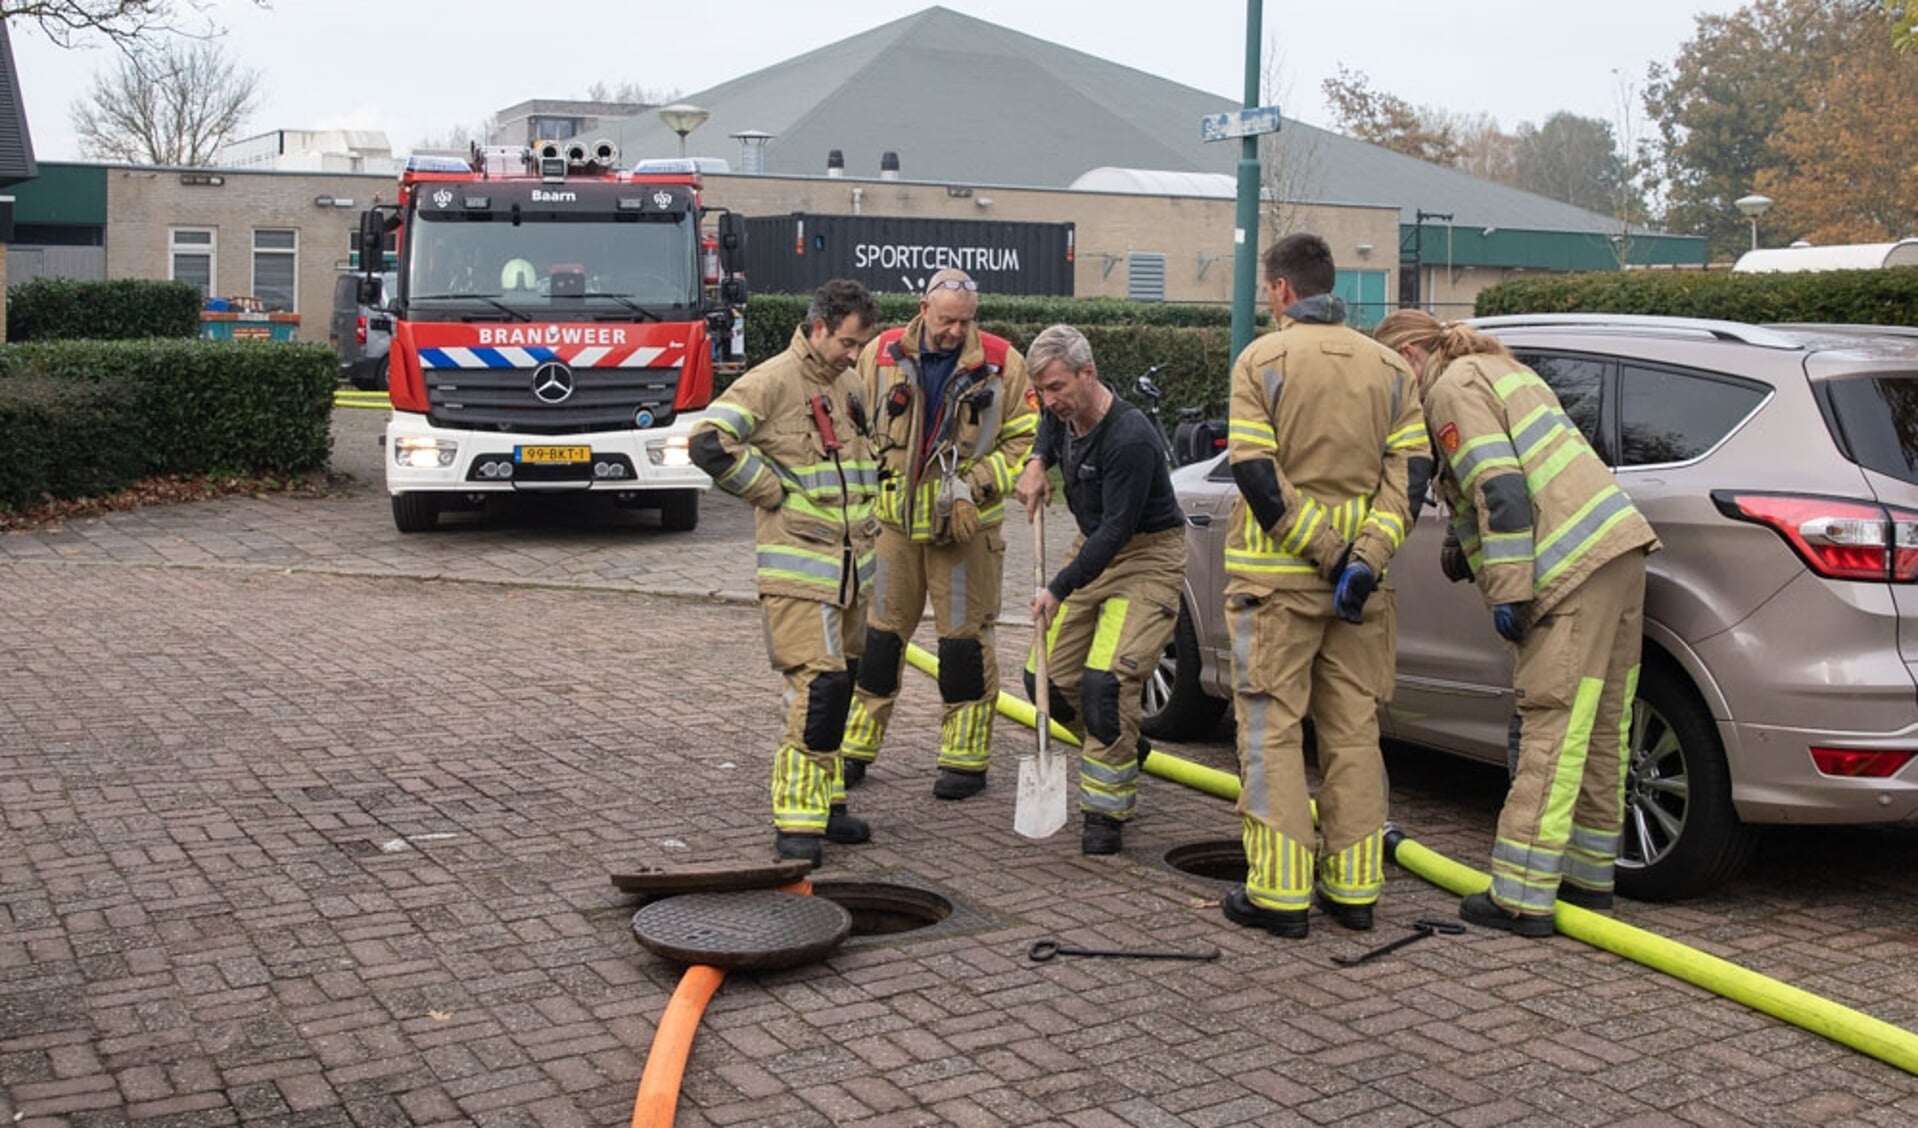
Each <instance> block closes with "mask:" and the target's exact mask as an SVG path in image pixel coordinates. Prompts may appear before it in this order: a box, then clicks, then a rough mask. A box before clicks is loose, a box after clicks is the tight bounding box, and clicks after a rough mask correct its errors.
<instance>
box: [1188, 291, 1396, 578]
mask: <svg viewBox="0 0 1918 1128" xmlns="http://www.w3.org/2000/svg"><path fill="white" fill-rule="evenodd" d="M1344 317H1345V307H1344V303H1342V302H1340V301H1339V300H1338V299H1337V298H1334V297H1331V296H1329V295H1327V296H1322V297H1316V298H1307V299H1306V300H1304V301H1302V302H1299V303H1297V304H1295V305H1293V306H1292V307H1291V308H1289V309H1287V310H1286V311H1285V312H1284V314H1283V315H1282V316H1281V317H1280V318H1279V330H1278V331H1277V332H1275V333H1268V334H1266V335H1265V336H1263V337H1260V338H1258V339H1257V340H1254V341H1253V342H1252V343H1251V344H1249V345H1247V346H1246V347H1245V351H1243V352H1241V353H1240V354H1239V358H1238V360H1237V361H1236V362H1235V363H1234V364H1233V366H1232V406H1231V422H1230V425H1229V430H1228V432H1227V434H1228V438H1229V444H1228V448H1227V449H1228V452H1229V453H1228V455H1227V457H1228V458H1229V459H1230V461H1231V464H1232V476H1233V479H1234V480H1235V481H1236V482H1237V483H1238V486H1239V496H1238V498H1236V499H1235V500H1234V501H1233V503H1232V515H1231V517H1230V519H1229V521H1230V523H1229V525H1228V528H1227V533H1226V546H1225V569H1226V585H1227V591H1228V592H1234V593H1252V594H1256V593H1263V592H1269V591H1275V590H1278V589H1281V588H1312V587H1324V586H1327V585H1328V584H1329V583H1330V582H1331V581H1332V580H1334V579H1336V578H1337V575H1338V572H1339V569H1340V568H1341V567H1342V566H1343V565H1344V564H1345V563H1346V562H1348V561H1354V562H1356V561H1363V562H1364V563H1365V564H1366V565H1367V566H1369V567H1370V568H1371V569H1372V571H1373V573H1374V574H1377V575H1383V574H1384V572H1385V565H1386V563H1387V562H1388V561H1389V560H1391V558H1392V555H1393V553H1395V552H1397V551H1398V549H1399V546H1400V545H1401V544H1403V543H1404V542H1405V536H1406V534H1407V533H1408V532H1409V531H1410V529H1411V526H1412V523H1413V520H1414V518H1415V517H1416V515H1417V503H1421V502H1423V500H1424V496H1425V490H1426V486H1427V485H1428V484H1429V483H1430V480H1431V473H1432V457H1431V448H1430V446H1429V445H1428V443H1427V441H1426V436H1425V421H1424V418H1423V417H1422V416H1421V415H1420V412H1419V397H1418V382H1417V379H1416V378H1415V377H1414V376H1413V375H1412V371H1411V369H1409V368H1407V367H1406V366H1405V362H1404V361H1403V360H1402V359H1400V357H1399V355H1398V354H1397V353H1396V352H1394V351H1392V350H1391V349H1388V348H1386V347H1385V346H1383V345H1381V344H1379V343H1378V342H1377V341H1374V340H1372V339H1371V338H1370V337H1367V336H1365V335H1364V334H1362V333H1359V332H1357V331H1356V330H1353V329H1350V328H1348V327H1346V326H1345V325H1344V324H1342V322H1343V321H1344ZM1415 499H1416V500H1415ZM1348 549H1349V555H1348Z"/></svg>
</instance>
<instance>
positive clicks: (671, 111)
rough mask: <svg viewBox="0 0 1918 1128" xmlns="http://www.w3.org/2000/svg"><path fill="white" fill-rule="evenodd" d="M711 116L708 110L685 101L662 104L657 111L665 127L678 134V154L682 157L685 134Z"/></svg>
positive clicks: (684, 149)
mask: <svg viewBox="0 0 1918 1128" xmlns="http://www.w3.org/2000/svg"><path fill="white" fill-rule="evenodd" d="M711 116H713V115H712V114H711V113H709V112H708V111H706V110H702V109H700V108H699V107H698V106H694V105H691V104H689V103H686V102H674V103H673V104H672V105H670V106H662V107H661V108H660V111H659V120H661V121H663V122H665V123H666V128H667V129H670V130H672V131H673V132H674V133H677V134H679V155H680V156H682V157H683V156H685V155H686V135H687V134H688V133H691V132H692V131H693V130H695V129H698V128H699V127H700V126H702V125H705V124H706V119H707V118H709V117H711Z"/></svg>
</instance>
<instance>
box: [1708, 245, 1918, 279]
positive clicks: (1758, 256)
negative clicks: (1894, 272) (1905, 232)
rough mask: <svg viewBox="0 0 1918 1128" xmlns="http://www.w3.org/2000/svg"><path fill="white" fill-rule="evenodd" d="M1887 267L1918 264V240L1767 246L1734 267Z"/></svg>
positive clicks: (1762, 269) (1748, 269)
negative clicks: (1822, 245)
mask: <svg viewBox="0 0 1918 1128" xmlns="http://www.w3.org/2000/svg"><path fill="white" fill-rule="evenodd" d="M1887 266H1918V239H1900V240H1898V241H1897V242H1896V243H1843V244H1838V245H1835V246H1830V247H1814V246H1810V245H1809V244H1800V245H1794V246H1790V247H1767V248H1766V249H1764V250H1761V251H1746V252H1745V253H1744V254H1742V255H1739V256H1738V262H1737V264H1736V265H1734V266H1733V267H1732V270H1734V271H1738V272H1742V273H1746V274H1756V273H1764V272H1769V271H1788V270H1878V269H1881V268H1883V267H1887Z"/></svg>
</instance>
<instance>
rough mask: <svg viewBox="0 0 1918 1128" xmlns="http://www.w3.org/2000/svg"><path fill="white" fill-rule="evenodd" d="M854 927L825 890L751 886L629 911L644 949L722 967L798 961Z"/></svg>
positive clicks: (831, 946) (785, 964)
mask: <svg viewBox="0 0 1918 1128" xmlns="http://www.w3.org/2000/svg"><path fill="white" fill-rule="evenodd" d="M851 933H852V914H851V913H848V912H847V911H846V910H845V909H843V908H841V907H839V906H838V905H836V904H834V903H833V902H831V901H829V900H827V899H825V898H824V897H808V896H806V895H804V894H800V893H782V892H779V891H778V890H775V889H755V890H747V891H745V892H738V893H688V894H685V895H684V896H680V897H667V898H664V899H663V900H658V901H654V902H653V903H652V904H650V905H647V906H646V907H644V908H642V909H640V910H639V911H638V912H637V913H634V914H633V935H634V936H637V937H638V938H639V942H640V944H642V945H643V946H644V947H645V948H646V950H647V951H649V952H652V953H653V954H655V955H659V956H664V957H665V958H667V959H669V960H677V961H678V962H680V963H689V964H705V965H707V966H709V967H719V968H757V969H771V968H782V967H797V966H799V965H800V964H805V963H811V962H812V961H814V960H817V959H821V958H824V956H825V955H826V953H828V952H830V951H832V950H833V949H834V948H836V947H838V946H839V945H840V943H841V942H843V941H844V940H845V939H846V937H847V936H848V935H850V934H851Z"/></svg>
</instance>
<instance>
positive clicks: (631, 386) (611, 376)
mask: <svg viewBox="0 0 1918 1128" xmlns="http://www.w3.org/2000/svg"><path fill="white" fill-rule="evenodd" d="M533 371H534V370H533V369H531V368H429V369H427V370H426V372H425V377H426V402H427V418H428V419H430V420H431V421H432V422H433V424H434V426H438V427H448V428H458V429H463V430H469V431H486V430H495V431H515V432H520V433H523V434H529V435H566V434H575V433H578V432H581V431H621V430H630V429H632V428H633V427H635V426H636V425H637V424H635V422H634V417H635V416H637V415H638V414H639V412H640V410H641V409H642V408H643V409H645V410H648V411H651V412H652V413H653V417H654V419H655V420H656V423H655V425H660V424H664V423H665V422H667V421H669V420H670V419H671V418H672V413H673V397H674V395H675V394H676V393H677V391H678V389H679V369H678V368H676V367H674V368H575V369H573V394H572V395H570V396H568V397H566V399H564V400H562V401H561V402H559V403H546V402H543V401H542V400H541V399H540V398H539V397H538V396H536V395H534V394H533Z"/></svg>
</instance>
